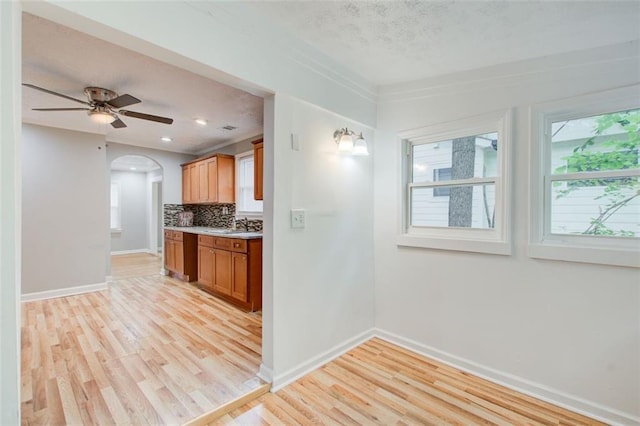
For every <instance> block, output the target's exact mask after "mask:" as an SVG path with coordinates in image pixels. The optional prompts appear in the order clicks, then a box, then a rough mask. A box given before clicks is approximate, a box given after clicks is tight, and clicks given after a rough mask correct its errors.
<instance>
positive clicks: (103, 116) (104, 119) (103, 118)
mask: <svg viewBox="0 0 640 426" xmlns="http://www.w3.org/2000/svg"><path fill="white" fill-rule="evenodd" d="M89 117H90V118H91V120H93V121H94V122H96V123H99V124H111V123H113V122H114V121H115V119H116V116H115V115H114V114H111V113H109V112H104V111H89Z"/></svg>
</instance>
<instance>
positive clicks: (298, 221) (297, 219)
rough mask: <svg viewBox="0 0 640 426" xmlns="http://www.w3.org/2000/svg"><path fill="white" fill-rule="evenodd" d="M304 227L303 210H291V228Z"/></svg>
mask: <svg viewBox="0 0 640 426" xmlns="http://www.w3.org/2000/svg"><path fill="white" fill-rule="evenodd" d="M304 225H305V220H304V209H291V228H293V229H302V228H304Z"/></svg>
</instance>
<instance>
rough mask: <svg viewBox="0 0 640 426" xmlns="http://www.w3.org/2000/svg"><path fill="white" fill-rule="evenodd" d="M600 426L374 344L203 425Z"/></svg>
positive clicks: (380, 342) (389, 346)
mask: <svg viewBox="0 0 640 426" xmlns="http://www.w3.org/2000/svg"><path fill="white" fill-rule="evenodd" d="M283 424H285V425H296V424H300V425H306V424H327V425H334V424H340V425H368V424H381V425H392V424H394V425H396V424H397V425H487V424H491V425H600V424H602V423H599V422H597V421H595V420H592V419H589V418H587V417H584V416H581V415H579V414H576V413H572V412H570V411H567V410H565V409H562V408H559V407H556V406H554V405H551V404H548V403H546V402H542V401H539V400H537V399H535V398H531V397H529V396H526V395H523V394H520V393H518V392H515V391H512V390H510V389H507V388H505V387H502V386H499V385H496V384H494V383H491V382H489V381H486V380H483V379H480V378H478V377H475V376H473V375H470V374H468V373H464V372H461V371H459V370H456V369H455V368H452V367H449V366H447V365H445V364H441V363H439V362H436V361H433V360H431V359H428V358H425V357H422V356H420V355H417V354H415V353H413V352H410V351H407V350H405V349H402V348H399V347H397V346H395V345H392V344H390V343H388V342H385V341H383V340H380V339H372V340H370V341H368V342H366V343H364V344H362V345H360V346H358V347H357V348H355V349H353V350H351V351H349V352H348V353H346V354H345V355H343V356H341V357H339V358H337V359H336V360H334V361H332V362H330V363H328V364H326V365H325V366H323V367H322V368H320V369H318V370H316V371H314V372H312V373H310V374H308V375H306V376H304V377H303V378H301V379H299V380H297V381H296V382H294V383H292V384H291V385H289V386H286V387H285V388H283V389H281V390H280V391H278V392H276V393H275V394H266V395H263V396H261V397H260V398H258V399H256V400H254V401H251V402H249V403H248V404H246V405H244V406H243V407H240V408H238V409H236V410H234V411H232V412H230V413H229V414H227V415H225V416H223V417H221V418H219V419H218V420H217V421H215V422H213V423H210V425H212V426H213V425H283Z"/></svg>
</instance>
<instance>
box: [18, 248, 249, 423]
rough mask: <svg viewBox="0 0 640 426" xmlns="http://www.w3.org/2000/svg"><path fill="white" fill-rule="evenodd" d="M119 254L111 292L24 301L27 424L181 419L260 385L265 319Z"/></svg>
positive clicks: (156, 263) (153, 262)
mask: <svg viewBox="0 0 640 426" xmlns="http://www.w3.org/2000/svg"><path fill="white" fill-rule="evenodd" d="M160 263H161V260H160V258H157V257H155V256H150V255H127V256H114V257H113V259H112V278H113V280H112V282H111V283H110V285H109V290H106V291H101V292H94V293H87V294H83V295H77V296H70V297H61V298H56V299H48V300H43V301H34V302H27V303H24V304H23V307H22V330H21V332H22V363H21V380H22V393H21V414H22V423H23V424H26V425H29V424H48V425H62V424H69V425H81V424H86V425H89V424H135V425H145V424H167V425H169V424H183V423H185V422H186V421H188V420H190V419H193V418H196V417H198V416H200V415H202V414H203V413H205V412H208V411H210V410H212V409H214V408H216V407H217V406H220V405H223V404H224V403H226V402H228V401H230V400H232V399H234V398H236V397H239V396H241V395H243V394H245V393H246V392H249V391H251V390H253V389H255V388H257V387H259V386H260V381H259V380H258V379H257V378H256V377H255V374H256V373H257V371H258V369H259V365H260V360H261V345H262V342H261V340H262V337H261V335H262V332H261V328H262V320H261V316H260V315H259V314H255V313H253V314H252V313H245V312H242V311H240V310H238V309H236V308H234V307H232V306H230V305H228V304H227V303H225V302H223V301H220V300H218V299H216V298H214V297H212V296H210V295H208V294H206V293H205V292H203V291H200V290H198V289H196V288H194V287H193V286H191V285H189V284H186V283H183V282H181V281H177V280H174V279H172V278H169V277H164V276H162V275H160V274H159V271H160V267H161V265H160Z"/></svg>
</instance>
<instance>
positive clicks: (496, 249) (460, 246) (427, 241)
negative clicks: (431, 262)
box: [396, 234, 511, 256]
mask: <svg viewBox="0 0 640 426" xmlns="http://www.w3.org/2000/svg"><path fill="white" fill-rule="evenodd" d="M396 244H397V245H398V246H400V247H418V248H430V249H437V250H453V251H465V252H472V253H486V254H498V255H503V256H510V255H511V244H510V243H507V242H505V241H490V240H471V239H463V238H455V239H454V238H432V237H425V236H421V235H411V234H401V235H398V237H397V239H396Z"/></svg>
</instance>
